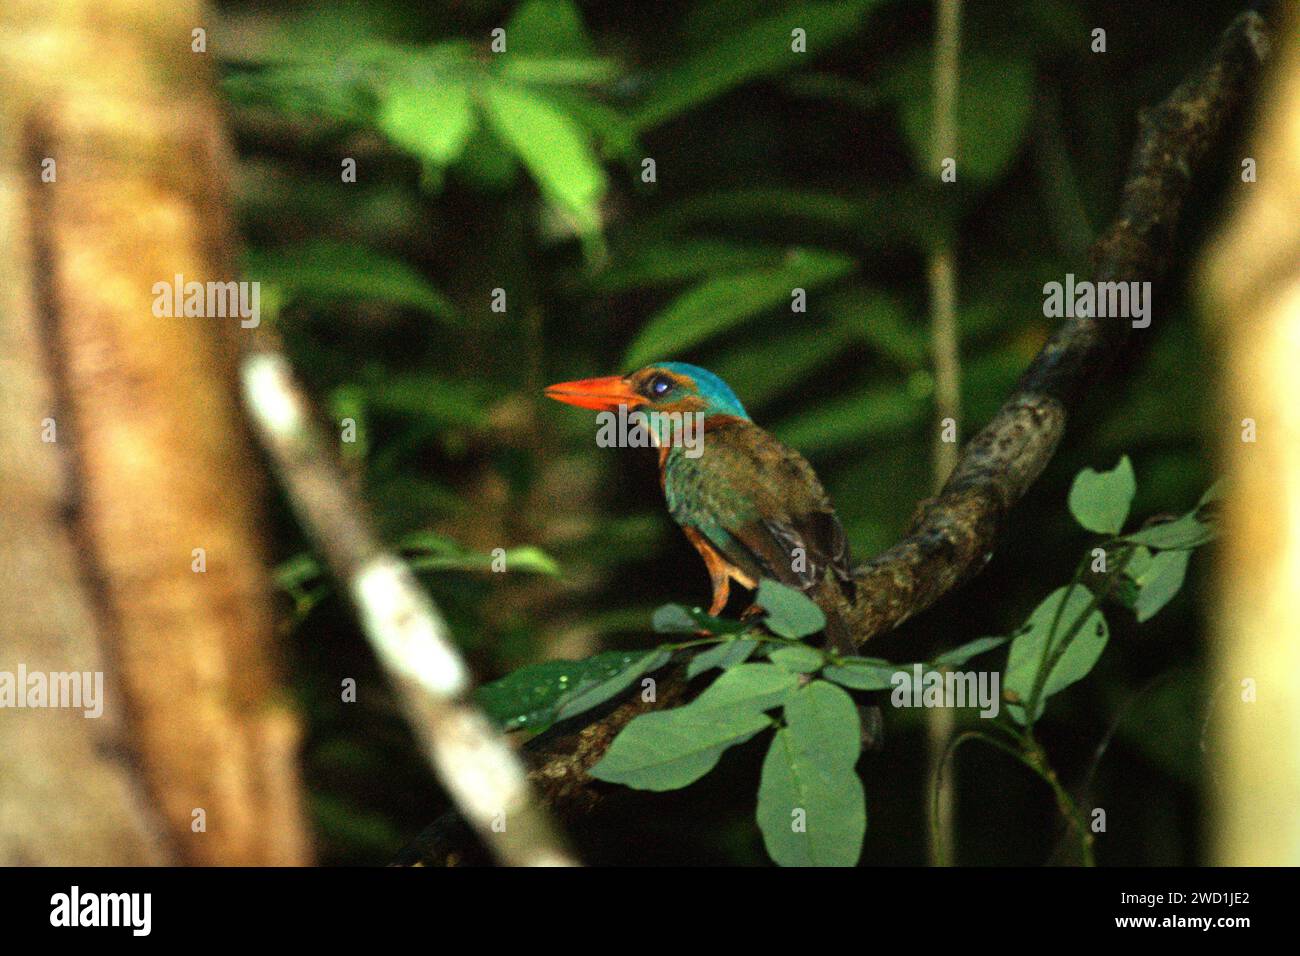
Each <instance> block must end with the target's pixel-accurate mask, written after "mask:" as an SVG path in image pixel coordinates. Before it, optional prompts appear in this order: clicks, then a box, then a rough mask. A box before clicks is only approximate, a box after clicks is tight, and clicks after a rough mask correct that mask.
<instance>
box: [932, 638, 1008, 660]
mask: <svg viewBox="0 0 1300 956" xmlns="http://www.w3.org/2000/svg"><path fill="white" fill-rule="evenodd" d="M1008 640H1010V638H1006V637H980V638H977V639H975V640H973V641H971V642H970V643H968V644H962V645H961V646H960V647H954V648H953V649H952V650H950V651H945V652H944V653H942V654H940V655H939V656H938V657H936V658H935V659H934V660H933V661H932V662H931V663H933V664H934V666H935V667H960V666H961V665H962V664H965V663H966V662H967V661H968V660H970V659H971V658H972V657H978V656H979V655H980V654H983V653H984V652H985V651H991V650H993V648H995V647H1001V646H1002V645H1003V644H1005V643H1006V642H1007V641H1008Z"/></svg>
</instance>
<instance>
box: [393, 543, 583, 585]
mask: <svg viewBox="0 0 1300 956" xmlns="http://www.w3.org/2000/svg"><path fill="white" fill-rule="evenodd" d="M499 561H500V562H501V563H503V564H504V566H505V570H506V573H517V572H525V573H529V574H545V575H547V576H548V577H553V578H554V577H559V576H560V566H559V565H558V564H556V563H555V559H554V558H552V557H551V556H550V555H548V554H547V553H546V552H545V551H543V550H542V549H541V548H538V547H534V546H532V545H525V546H524V547H522V548H508V549H506V551H505V553H504V554H503V555H501V556H500V559H499ZM407 563H408V564H410V566H411V569H412V570H414V571H495V570H496V568H497V565H498V557H497V555H493V554H484V553H482V552H478V551H459V550H458V551H455V552H444V553H440V554H423V555H414V556H412V557H410V558H408V559H407Z"/></svg>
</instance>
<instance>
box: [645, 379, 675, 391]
mask: <svg viewBox="0 0 1300 956" xmlns="http://www.w3.org/2000/svg"><path fill="white" fill-rule="evenodd" d="M672 387H673V380H672V379H670V378H668V377H667V376H665V375H656V376H655V377H654V378H653V379H651V380H650V394H651V395H667V394H668V392H669V390H670V389H671V388H672Z"/></svg>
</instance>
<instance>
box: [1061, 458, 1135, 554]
mask: <svg viewBox="0 0 1300 956" xmlns="http://www.w3.org/2000/svg"><path fill="white" fill-rule="evenodd" d="M1136 493H1137V479H1136V478H1135V477H1134V476H1133V464H1132V463H1131V462H1130V461H1129V460H1128V455H1124V456H1122V457H1121V458H1120V460H1119V464H1118V465H1116V466H1115V467H1114V468H1112V469H1111V470H1110V471H1093V470H1092V469H1091V468H1085V469H1083V471H1081V472H1079V473H1078V474H1077V475H1075V476H1074V484H1073V485H1071V486H1070V514H1072V515H1074V519H1075V520H1076V521H1078V522H1079V524H1081V525H1083V527H1085V528H1087V529H1088V530H1089V531H1095V532H1096V533H1098V534H1112V535H1113V534H1119V532H1120V529H1121V528H1123V527H1124V521H1125V519H1127V518H1128V510H1129V506H1130V505H1131V504H1132V503H1133V495H1134V494H1136Z"/></svg>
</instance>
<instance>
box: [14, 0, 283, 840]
mask: <svg viewBox="0 0 1300 956" xmlns="http://www.w3.org/2000/svg"><path fill="white" fill-rule="evenodd" d="M205 13H206V11H205V10H204V9H203V7H202V5H201V4H199V3H195V2H190V0H177V2H171V3H165V4H159V3H157V2H156V0H60V2H58V3H49V2H48V0H4V4H3V8H0V309H2V310H3V311H2V312H0V362H3V365H0V395H2V397H3V399H4V408H5V412H6V414H5V416H3V419H0V497H2V498H3V501H4V509H3V517H2V518H0V539H2V540H3V541H4V542H5V544H4V547H3V548H0V634H3V638H4V644H3V657H0V670H10V671H16V670H17V667H18V665H19V664H20V663H22V664H25V665H26V667H27V668H28V670H29V671H32V670H47V671H48V670H57V671H70V670H105V671H107V679H106V695H105V696H106V704H105V716H104V717H103V718H101V719H100V720H91V719H85V718H83V717H82V716H81V714H80V712H79V711H56V710H39V711H38V710H0V811H2V812H0V862H3V863H15V862H30V863H145V862H159V861H167V860H170V861H174V862H183V863H210V864H293V863H303V862H307V861H308V856H309V851H308V848H307V839H306V828H305V824H304V820H303V812H302V798H301V793H300V785H299V777H298V771H297V767H296V750H297V743H298V726H297V720H296V718H295V716H294V715H293V713H292V711H291V709H290V707H289V702H288V701H287V700H286V699H285V695H284V692H283V689H282V687H281V686H280V684H279V682H278V679H277V675H276V669H275V666H274V660H273V653H272V652H273V646H272V645H273V637H274V633H273V616H272V606H271V601H270V594H269V592H268V583H267V582H268V576H267V568H266V564H265V559H264V555H263V549H262V542H261V541H260V539H259V530H260V527H259V526H260V523H261V520H262V516H261V514H260V512H259V508H258V502H259V501H260V500H261V497H262V492H263V488H262V487H261V485H260V482H259V480H258V477H257V463H256V460H255V459H254V458H253V457H252V455H251V451H250V444H249V442H248V439H247V436H246V434H245V426H244V424H243V422H242V420H241V418H240V414H239V405H238V402H237V401H236V397H235V396H236V391H235V380H234V357H235V348H236V344H235V343H236V337H237V336H238V335H240V334H244V335H248V334H251V333H250V332H249V331H248V330H241V329H240V327H239V320H238V319H237V318H230V319H220V318H156V317H155V316H154V314H153V308H152V306H153V301H154V295H153V291H152V289H153V286H154V284H155V283H157V282H167V283H170V282H171V281H172V279H173V277H174V276H176V275H182V276H184V279H185V281H192V280H195V281H199V282H206V281H209V280H215V281H228V280H232V279H236V278H237V275H236V273H235V265H234V260H233V256H232V248H231V229H230V222H229V211H228V209H227V203H226V195H225V181H224V180H225V177H226V175H227V174H228V170H229V167H230V160H229V157H228V155H227V151H226V144H225V141H224V139H223V133H222V122H221V117H220V115H219V112H218V107H217V104H216V102H215V100H214V98H213V95H212V92H211V84H212V79H213V69H212V65H211V60H210V56H211V54H210V53H206V52H195V51H193V50H192V41H193V34H192V31H193V30H195V29H198V28H204V29H206V31H207V36H206V40H207V42H208V43H214V42H216V41H217V35H216V34H215V33H214V30H213V27H214V24H213V22H212V21H211V20H210V19H208V18H207V17H206V16H205ZM47 158H48V159H52V160H54V161H55V166H54V167H53V172H54V174H55V177H56V178H55V180H54V181H53V182H45V181H43V180H42V177H41V173H42V168H43V167H42V164H43V161H44V160H46V159H47ZM46 168H49V167H48V166H47V167H46ZM47 418H49V419H53V420H54V422H55V427H56V428H57V441H55V442H53V443H45V442H43V441H42V422H43V420H44V419H47ZM199 548H202V549H204V560H205V561H206V570H205V571H202V572H199V571H196V570H194V569H193V562H194V561H195V549H199ZM199 811H202V814H201V815H200V814H199ZM200 816H201V819H202V821H203V826H202V828H199V827H198V826H197V825H196V824H195V821H196V819H199V818H200ZM196 830H197V831H198V832H196Z"/></svg>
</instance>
